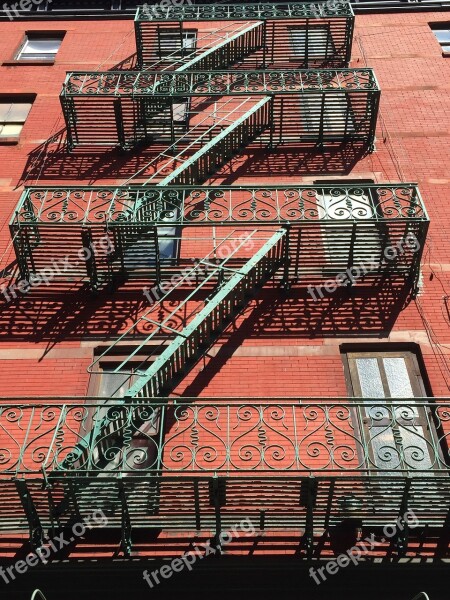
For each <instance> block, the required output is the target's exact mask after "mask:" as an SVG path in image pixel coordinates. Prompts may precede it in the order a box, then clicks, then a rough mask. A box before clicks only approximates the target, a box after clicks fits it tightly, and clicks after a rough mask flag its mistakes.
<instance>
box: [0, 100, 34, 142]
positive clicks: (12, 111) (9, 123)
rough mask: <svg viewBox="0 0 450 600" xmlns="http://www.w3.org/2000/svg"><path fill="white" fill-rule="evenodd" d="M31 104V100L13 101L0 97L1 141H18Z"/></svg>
mask: <svg viewBox="0 0 450 600" xmlns="http://www.w3.org/2000/svg"><path fill="white" fill-rule="evenodd" d="M27 100H28V99H27ZM31 105H32V102H30V101H29V100H28V101H27V102H25V101H23V102H20V101H14V102H11V101H8V100H7V99H6V100H1V99H0V143H1V142H2V141H3V142H5V141H8V142H15V141H18V139H19V137H20V133H21V131H22V127H23V126H24V123H25V121H26V120H27V117H28V113H29V112H30V109H31Z"/></svg>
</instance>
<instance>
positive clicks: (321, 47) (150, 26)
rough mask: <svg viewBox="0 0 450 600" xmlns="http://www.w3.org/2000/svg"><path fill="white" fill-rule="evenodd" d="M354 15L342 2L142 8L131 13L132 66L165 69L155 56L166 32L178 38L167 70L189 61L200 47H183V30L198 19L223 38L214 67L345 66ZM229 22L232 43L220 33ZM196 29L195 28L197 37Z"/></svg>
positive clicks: (195, 25) (164, 61) (191, 28)
mask: <svg viewBox="0 0 450 600" xmlns="http://www.w3.org/2000/svg"><path fill="white" fill-rule="evenodd" d="M354 18H355V17H354V14H353V10H352V8H351V5H350V3H347V2H342V3H336V4H333V5H330V3H326V2H323V3H270V4H226V5H224V4H222V5H218V4H200V5H188V4H186V3H184V4H182V5H180V6H174V5H171V6H168V7H164V8H161V7H159V6H157V7H152V6H150V7H145V6H142V7H139V8H138V10H137V13H136V17H135V33H136V47H137V54H138V66H139V68H141V69H142V68H144V67H145V68H148V67H154V66H157V67H158V68H161V69H162V68H164V69H167V68H168V64H169V63H170V61H168V59H167V57H165V56H162V55H161V39H162V37H163V36H164V35H165V34H167V32H168V31H169V30H171V32H172V33H171V37H172V39H173V40H176V39H177V38H178V39H179V40H180V42H179V45H178V47H179V49H181V52H180V51H179V52H178V53H176V55H174V56H173V58H174V60H173V61H172V68H179V66H180V65H182V64H183V62H179V61H180V59H182V58H183V56H184V57H186V58H187V60H192V58H195V57H196V55H197V53H198V52H201V50H202V48H201V47H200V48H199V50H197V51H195V50H194V51H191V50H190V49H189V48H186V47H185V46H184V45H183V35H184V31H196V30H197V28H198V24H199V23H208V30H209V31H211V27H212V31H213V34H214V31H216V32H217V42H216V46H219V45H220V42H221V40H222V42H223V41H225V45H223V46H222V48H220V49H218V50H219V52H215V54H216V57H217V58H216V60H215V61H214V65H215V67H214V68H216V69H217V68H218V65H219V64H221V65H222V68H223V67H225V68H227V67H226V65H227V66H228V67H231V66H232V65H233V64H238V65H239V66H242V67H243V68H245V65H246V64H249V65H250V66H251V67H252V68H255V67H258V66H262V67H270V68H277V67H286V66H288V64H289V62H290V63H291V64H292V63H294V65H295V66H296V67H297V68H302V67H303V68H324V67H346V66H348V63H349V61H350V54H351V45H352V37H353V27H354ZM214 22H217V28H216V30H214V25H213V24H214ZM230 23H235V24H236V26H240V29H237V30H236V31H241V30H242V34H241V35H240V36H239V37H238V38H237V40H236V42H237V43H235V44H234V45H233V41H232V40H230V41H229V42H228V40H229V38H231V37H232V35H231V32H227V33H228V35H224V33H223V31H224V25H225V26H227V25H228V27H229V25H230ZM242 24H245V25H246V26H248V25H250V26H252V25H253V26H256V28H257V30H253V31H251V32H247V31H244V30H243V29H242V27H243V25H242ZM245 29H246V28H245ZM293 31H295V33H293ZM201 32H202V29H201V27H200V28H198V35H199V36H200V39H201ZM221 34H222V35H221ZM227 38H228V40H227ZM227 42H228V43H227ZM213 47H214V44H212V45H211V48H213ZM183 48H184V51H183ZM289 49H290V51H289ZM177 61H178V62H177ZM169 68H170V67H169ZM219 68H220V67H219Z"/></svg>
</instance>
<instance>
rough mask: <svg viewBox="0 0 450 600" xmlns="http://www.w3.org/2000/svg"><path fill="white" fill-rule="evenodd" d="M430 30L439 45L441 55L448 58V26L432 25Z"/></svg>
mask: <svg viewBox="0 0 450 600" xmlns="http://www.w3.org/2000/svg"><path fill="white" fill-rule="evenodd" d="M431 30H432V31H433V33H434V35H435V36H436V38H437V41H438V42H439V44H440V45H441V49H442V54H444V55H445V56H450V24H448V23H446V24H444V25H432V27H431Z"/></svg>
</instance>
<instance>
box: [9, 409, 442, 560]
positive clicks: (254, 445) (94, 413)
mask: <svg viewBox="0 0 450 600" xmlns="http://www.w3.org/2000/svg"><path fill="white" fill-rule="evenodd" d="M30 400H31V401H32V403H30ZM97 400H98V399H97ZM193 402H194V399H187V398H186V399H182V400H181V401H180V399H177V400H175V399H169V400H168V399H164V402H162V401H158V399H155V400H152V401H150V400H148V399H147V400H146V399H142V400H139V401H137V400H133V401H131V402H130V401H128V402H126V403H124V401H121V400H117V401H111V402H110V403H108V404H106V405H105V404H98V403H97V402H94V401H93V400H92V399H90V400H89V399H87V400H86V401H85V402H84V403H80V399H65V403H61V400H58V399H47V400H46V401H45V402H42V401H40V400H39V399H29V400H28V402H27V403H26V404H24V403H20V402H16V401H14V403H13V402H11V401H7V400H6V399H4V400H3V401H2V402H1V404H0V430H1V432H2V433H1V437H0V446H1V450H2V456H3V460H2V463H1V465H0V495H1V497H2V498H3V500H4V501H2V502H1V503H0V529H1V530H2V531H3V532H10V531H17V530H23V529H27V530H28V529H29V530H30V535H31V540H32V541H34V543H38V542H39V538H40V536H41V535H42V532H43V531H44V530H46V529H49V528H52V527H55V526H57V527H64V526H65V525H67V524H69V523H70V522H71V521H72V520H73V519H75V518H77V519H78V520H80V519H81V518H82V517H85V516H89V515H91V514H92V512H93V511H96V510H97V511H98V510H100V509H101V510H102V511H103V512H104V514H105V515H106V516H107V518H108V527H109V528H114V529H117V528H118V529H122V532H123V535H124V538H123V539H124V548H123V549H124V550H126V548H127V547H128V549H129V544H130V543H131V541H130V540H131V538H130V531H131V528H132V529H133V530H138V529H140V528H142V529H147V530H148V529H163V530H165V529H168V530H170V529H172V530H180V531H202V530H203V531H205V530H206V531H215V532H216V533H220V532H221V531H222V530H225V529H230V528H231V527H233V525H235V524H236V523H239V522H240V521H241V520H242V519H244V518H249V519H250V520H251V521H252V523H253V525H254V527H255V528H256V529H257V530H260V531H261V532H264V531H289V530H303V531H304V537H305V543H306V545H307V547H308V544H311V543H312V539H313V537H314V535H315V533H317V532H318V531H323V530H325V529H327V528H329V527H333V526H338V525H340V524H342V523H344V522H348V521H351V522H353V523H354V524H355V523H357V524H359V526H361V527H365V528H369V529H370V528H380V527H384V526H386V525H388V524H393V523H395V522H396V521H397V519H398V518H402V516H404V514H405V512H406V511H407V510H410V511H413V513H414V515H415V517H416V518H417V519H418V521H419V523H420V525H421V526H430V527H443V526H445V523H446V519H448V513H449V506H450V477H449V473H448V469H449V466H448V459H449V452H448V438H449V436H450V421H449V407H450V401H449V400H448V399H432V398H422V399H420V398H410V399H404V400H401V399H396V400H393V401H391V402H386V401H385V400H384V401H380V399H364V400H361V399H344V398H336V399H324V400H321V401H320V402H317V400H315V399H310V398H298V399H289V400H281V399H273V398H272V399H265V400H262V399H256V398H255V399H246V401H244V399H236V401H233V402H230V401H226V400H225V399H215V400H214V401H213V402H211V400H208V399H201V401H200V400H198V399H197V400H195V404H194V403H193ZM418 416H419V417H420V418H422V419H424V421H423V423H425V424H426V426H425V427H417V426H416V425H415V419H416V418H417V417H418ZM423 423H422V425H423ZM380 428H381V429H382V430H383V431H382V435H383V440H384V445H381V446H380V445H379V444H378V442H377V440H379V439H380V435H381V433H380ZM394 432H395V434H394ZM389 440H391V441H389ZM24 512H25V514H24ZM400 537H401V536H400ZM399 543H400V544H401V543H406V540H402V539H400V540H399Z"/></svg>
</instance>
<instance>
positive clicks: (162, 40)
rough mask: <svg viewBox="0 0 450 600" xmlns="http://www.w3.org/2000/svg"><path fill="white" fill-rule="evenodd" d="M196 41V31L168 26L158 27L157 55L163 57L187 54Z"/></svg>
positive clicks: (193, 49)
mask: <svg viewBox="0 0 450 600" xmlns="http://www.w3.org/2000/svg"><path fill="white" fill-rule="evenodd" d="M196 43H197V32H196V31H188V30H183V29H174V28H173V27H172V28H169V27H167V28H166V27H159V28H158V55H159V57H160V58H163V57H171V58H173V57H177V56H188V55H189V54H191V53H193V52H194V51H195V48H196Z"/></svg>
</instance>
